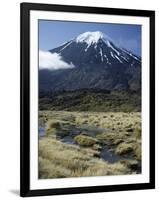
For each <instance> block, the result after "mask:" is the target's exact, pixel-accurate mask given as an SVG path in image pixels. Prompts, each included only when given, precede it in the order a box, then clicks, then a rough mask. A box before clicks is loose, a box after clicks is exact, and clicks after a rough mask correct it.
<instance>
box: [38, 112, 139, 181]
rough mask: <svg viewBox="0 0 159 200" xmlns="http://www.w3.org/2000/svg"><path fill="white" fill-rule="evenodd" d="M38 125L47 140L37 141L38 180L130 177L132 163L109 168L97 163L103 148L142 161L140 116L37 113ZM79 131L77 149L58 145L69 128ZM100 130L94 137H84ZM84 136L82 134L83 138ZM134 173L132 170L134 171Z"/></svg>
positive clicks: (133, 165)
mask: <svg viewBox="0 0 159 200" xmlns="http://www.w3.org/2000/svg"><path fill="white" fill-rule="evenodd" d="M39 124H40V125H42V126H44V125H45V127H46V133H47V137H44V138H41V139H40V140H39V177H40V178H57V177H59V178H60V177H61V178H63V177H74V176H75V177H76V176H98V175H99V176H100V175H117V174H131V173H133V170H134V168H135V165H137V164H136V163H135V161H134V163H133V162H130V161H127V162H126V161H125V162H120V161H119V162H117V163H114V164H110V163H107V162H105V161H104V160H102V159H100V151H101V148H102V147H103V145H107V144H108V145H110V148H111V149H112V151H113V152H114V153H116V154H119V155H121V156H123V155H124V156H127V155H132V156H133V159H134V160H137V161H141V158H142V156H141V135H142V133H141V132H142V131H141V113H139V112H131V113H123V112H67V111H40V112H39ZM75 127H78V128H79V129H80V128H81V132H80V135H77V136H76V137H74V140H75V141H76V142H77V144H78V145H79V146H77V145H69V144H65V143H62V142H60V141H58V140H57V139H58V138H59V137H57V136H60V137H61V136H62V137H63V136H67V135H69V134H70V131H71V130H72V128H75ZM83 127H90V130H92V131H93V130H96V129H98V128H99V129H101V130H102V131H97V132H95V135H90V134H89V133H90V130H89V133H87V129H86V130H85V129H84V130H83ZM84 132H85V134H84ZM134 171H135V170H134Z"/></svg>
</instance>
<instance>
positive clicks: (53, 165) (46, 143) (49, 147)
mask: <svg viewBox="0 0 159 200" xmlns="http://www.w3.org/2000/svg"><path fill="white" fill-rule="evenodd" d="M96 153H97V151H94V150H92V149H88V148H86V149H85V148H79V147H77V146H75V145H68V144H64V143H62V142H60V141H57V140H56V139H52V138H47V137H45V138H43V139H40V141H39V178H64V177H82V176H103V175H121V174H130V173H131V172H130V170H129V169H128V168H127V167H126V166H125V165H124V164H122V163H120V162H117V163H114V164H109V163H107V162H104V161H103V160H102V159H99V158H96V157H95V155H96Z"/></svg>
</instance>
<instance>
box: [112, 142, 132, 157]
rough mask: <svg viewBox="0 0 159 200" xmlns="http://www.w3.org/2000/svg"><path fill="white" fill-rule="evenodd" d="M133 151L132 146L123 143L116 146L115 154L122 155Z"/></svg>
mask: <svg viewBox="0 0 159 200" xmlns="http://www.w3.org/2000/svg"><path fill="white" fill-rule="evenodd" d="M133 150H134V149H133V145H132V144H127V143H124V142H123V143H121V144H119V145H118V146H117V148H116V150H115V152H116V154H119V155H124V154H127V153H130V152H132V151H133Z"/></svg>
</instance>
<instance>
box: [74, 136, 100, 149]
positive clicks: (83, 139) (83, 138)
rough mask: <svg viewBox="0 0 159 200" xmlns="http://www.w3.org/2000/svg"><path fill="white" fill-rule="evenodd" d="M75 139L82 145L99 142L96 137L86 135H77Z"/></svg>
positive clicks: (87, 145)
mask: <svg viewBox="0 0 159 200" xmlns="http://www.w3.org/2000/svg"><path fill="white" fill-rule="evenodd" d="M74 140H75V141H76V142H77V143H78V144H79V145H80V146H86V147H89V146H93V145H94V144H96V143H97V140H96V139H95V138H92V137H89V136H86V135H77V136H76V137H75V138H74Z"/></svg>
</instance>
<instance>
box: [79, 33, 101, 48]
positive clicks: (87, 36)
mask: <svg viewBox="0 0 159 200" xmlns="http://www.w3.org/2000/svg"><path fill="white" fill-rule="evenodd" d="M103 38H104V34H103V33H102V32H100V31H95V32H85V33H82V34H80V35H79V36H77V37H76V42H86V43H87V44H88V45H91V44H95V43H97V42H98V41H99V39H103Z"/></svg>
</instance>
